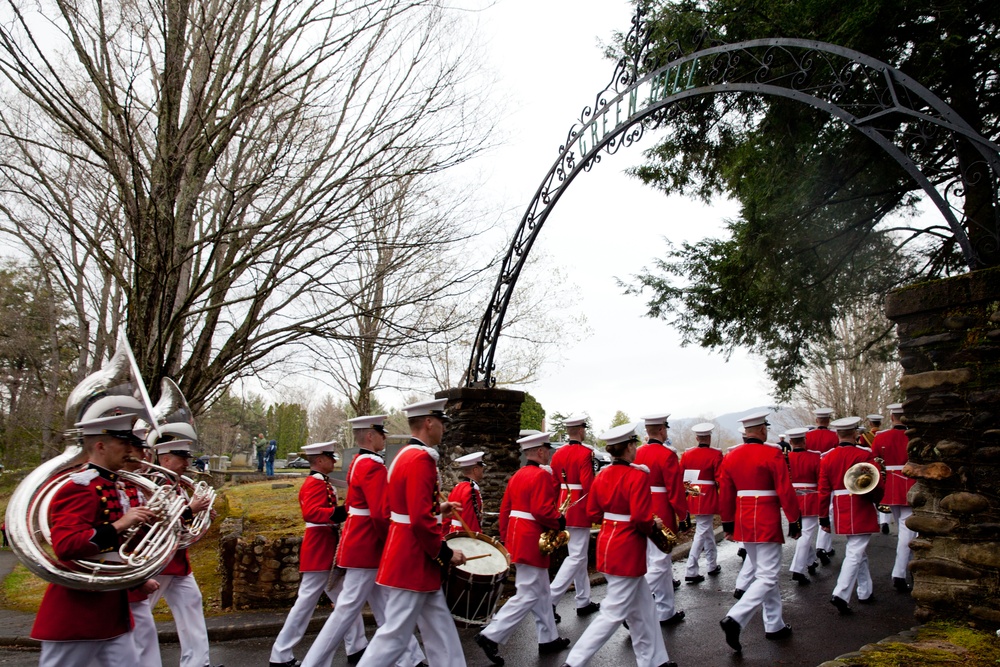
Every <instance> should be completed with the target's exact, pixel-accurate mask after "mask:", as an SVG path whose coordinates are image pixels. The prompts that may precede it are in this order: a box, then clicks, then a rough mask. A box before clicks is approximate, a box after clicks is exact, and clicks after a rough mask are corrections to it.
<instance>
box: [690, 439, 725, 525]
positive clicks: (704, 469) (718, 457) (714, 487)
mask: <svg viewBox="0 0 1000 667" xmlns="http://www.w3.org/2000/svg"><path fill="white" fill-rule="evenodd" d="M721 465H722V452H721V451H719V450H718V449H715V448H714V447H710V446H709V445H698V446H697V447H692V448H690V449H688V450H686V451H685V452H684V453H683V454H681V471H682V473H681V474H682V480H683V471H684V470H697V471H698V479H697V480H696V481H694V482H691V484H692V486H697V487H698V489H699V490H700V491H701V495H697V496H688V498H687V505H688V511H689V512H691V514H718V513H719V486H718V484H716V478H717V477H718V472H719V466H721Z"/></svg>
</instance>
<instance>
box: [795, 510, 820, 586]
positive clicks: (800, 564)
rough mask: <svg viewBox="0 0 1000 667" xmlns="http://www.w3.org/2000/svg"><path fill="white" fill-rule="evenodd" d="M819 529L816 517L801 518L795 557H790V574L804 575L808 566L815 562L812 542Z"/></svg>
mask: <svg viewBox="0 0 1000 667" xmlns="http://www.w3.org/2000/svg"><path fill="white" fill-rule="evenodd" d="M818 529H819V517H818V516H805V515H803V516H802V535H800V536H799V539H797V540H795V555H794V556H792V566H791V567H790V568H789V569H790V570H791V571H792V572H798V573H799V574H805V572H806V570H807V569H808V568H809V566H810V565H812V564H813V563H815V562H816V552H815V551H813V548H812V545H813V540H814V539H815V537H816V531H817V530H818Z"/></svg>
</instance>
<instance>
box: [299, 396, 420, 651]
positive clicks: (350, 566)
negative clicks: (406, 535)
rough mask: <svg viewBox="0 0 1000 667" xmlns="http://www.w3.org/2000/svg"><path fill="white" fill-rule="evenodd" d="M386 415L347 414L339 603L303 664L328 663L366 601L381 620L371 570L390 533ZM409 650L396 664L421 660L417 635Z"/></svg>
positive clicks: (381, 599) (381, 603) (381, 595)
mask: <svg viewBox="0 0 1000 667" xmlns="http://www.w3.org/2000/svg"><path fill="white" fill-rule="evenodd" d="M385 417H386V416H385V415H367V416H364V417H355V418H354V419H349V420H348V423H349V424H350V425H351V429H352V431H353V433H354V442H355V444H356V445H357V446H358V453H357V454H356V455H355V457H354V460H352V461H351V465H350V467H349V468H348V470H347V502H346V503H345V505H344V506H345V507H346V508H347V509H346V514H347V519H346V520H345V521H344V527H343V530H342V531H341V534H340V544H339V545H338V546H337V567H338V568H341V569H343V570H344V579H343V587H342V589H341V590H340V593H339V594H338V596H337V606H336V607H334V610H333V613H332V614H330V616H329V617H328V618H327V619H326V623H324V624H323V629H322V630H320V632H319V634H318V635H317V636H316V639H315V641H313V643H312V646H310V647H309V652H308V653H306V657H305V659H304V660H303V661H302V667H328V666H329V665H330V661H331V660H332V658H333V652H334V651H335V650H336V649H337V646H338V645H339V644H340V642H341V641H343V639H344V636H345V634H348V633H353V632H356V631H357V625H358V624H359V623H360V621H361V611H362V609H363V608H364V605H365V602H367V603H368V606H369V607H371V610H372V614H373V615H374V616H375V622H376V623H378V625H380V626H381V625H382V624H383V623H385V600H386V589H384V588H383V587H381V586H376V585H375V574H376V572H377V568H378V562H379V559H380V558H381V557H382V549H383V547H385V536H386V533H388V532H389V506H388V504H386V503H385V496H386V477H387V473H386V469H385V461H384V460H383V459H382V452H383V450H385V440H386V433H385V427H384V426H383V421H384V420H385ZM408 646H409V649H408V652H407V654H406V655H405V656H404V657H403V659H402V660H401V661H400V663H399V664H402V665H403V666H404V667H413V666H414V665H418V664H420V663H421V662H423V660H424V654H423V651H421V650H420V646H419V644H417V640H416V638H415V637H414V636H413V635H412V634H411V635H410V640H409V644H408Z"/></svg>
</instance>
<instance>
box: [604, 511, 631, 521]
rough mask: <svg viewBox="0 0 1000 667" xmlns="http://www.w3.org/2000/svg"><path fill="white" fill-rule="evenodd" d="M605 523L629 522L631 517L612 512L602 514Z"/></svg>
mask: <svg viewBox="0 0 1000 667" xmlns="http://www.w3.org/2000/svg"><path fill="white" fill-rule="evenodd" d="M604 520H605V521H631V520H632V517H631V516H629V515H628V514H615V513H613V512H605V513H604Z"/></svg>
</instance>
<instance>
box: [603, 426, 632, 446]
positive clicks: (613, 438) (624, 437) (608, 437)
mask: <svg viewBox="0 0 1000 667" xmlns="http://www.w3.org/2000/svg"><path fill="white" fill-rule="evenodd" d="M637 426H639V422H632V423H631V424H622V425H621V426H615V427H614V428H613V429H610V430H607V431H605V432H604V433H602V434H601V435H600V438H601V440H603V441H604V442H606V443H608V444H609V445H617V444H618V443H620V442H628V441H629V440H631V439H632V438H636V439H638V436H636V434H635V429H636V427H637Z"/></svg>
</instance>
